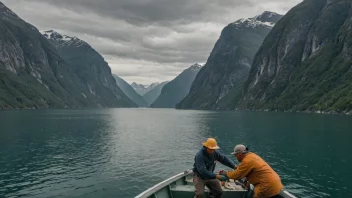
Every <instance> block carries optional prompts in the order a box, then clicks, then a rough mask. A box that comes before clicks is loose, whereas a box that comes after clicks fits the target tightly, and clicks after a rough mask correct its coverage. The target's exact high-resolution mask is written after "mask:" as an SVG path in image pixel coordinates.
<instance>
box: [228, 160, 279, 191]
mask: <svg viewBox="0 0 352 198" xmlns="http://www.w3.org/2000/svg"><path fill="white" fill-rule="evenodd" d="M229 177H230V178H235V179H241V178H243V177H247V179H248V181H249V182H250V183H251V184H253V185H255V186H256V187H255V189H254V191H255V195H256V196H258V197H270V196H274V195H277V194H279V193H280V190H281V189H282V188H283V185H282V184H281V179H280V177H279V175H278V174H277V173H276V172H275V171H274V170H273V169H272V168H271V167H270V166H269V165H268V163H266V162H265V161H264V160H263V159H262V158H261V157H259V156H258V155H256V154H254V153H248V154H247V155H246V156H245V157H244V159H243V160H242V162H241V164H240V165H239V167H238V169H237V170H236V171H233V172H230V173H229Z"/></svg>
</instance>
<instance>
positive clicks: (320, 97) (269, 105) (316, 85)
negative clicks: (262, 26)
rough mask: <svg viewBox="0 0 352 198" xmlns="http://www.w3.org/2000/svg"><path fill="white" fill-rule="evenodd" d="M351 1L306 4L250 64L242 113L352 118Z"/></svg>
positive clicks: (277, 29)
mask: <svg viewBox="0 0 352 198" xmlns="http://www.w3.org/2000/svg"><path fill="white" fill-rule="evenodd" d="M351 27H352V1H350V0H305V1H303V2H302V3H300V4H299V5H297V6H296V7H294V8H293V9H291V10H290V11H289V12H288V13H287V14H286V15H285V16H284V17H283V18H282V19H281V20H280V21H279V22H278V23H277V25H276V26H275V27H274V28H273V30H272V31H271V32H270V34H269V35H268V36H267V38H266V39H265V41H264V42H263V45H262V46H261V47H260V49H259V51H258V53H257V54H256V56H255V59H254V61H253V65H252V69H251V71H250V74H249V78H248V80H247V82H246V83H245V88H244V97H243V99H242V100H241V101H240V103H239V104H238V108H240V109H249V110H269V111H308V112H326V113H352V67H351V65H352V29H351Z"/></svg>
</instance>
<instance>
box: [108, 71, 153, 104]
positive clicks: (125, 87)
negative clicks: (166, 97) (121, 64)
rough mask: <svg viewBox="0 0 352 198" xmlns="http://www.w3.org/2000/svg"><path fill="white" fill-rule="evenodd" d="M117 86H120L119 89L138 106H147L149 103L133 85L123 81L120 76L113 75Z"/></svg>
mask: <svg viewBox="0 0 352 198" xmlns="http://www.w3.org/2000/svg"><path fill="white" fill-rule="evenodd" d="M113 76H114V78H115V80H116V84H117V86H119V87H120V88H121V90H122V91H123V92H124V93H125V94H126V95H127V96H128V97H129V98H130V99H131V100H132V101H133V102H134V103H136V104H137V105H138V106H139V107H149V104H148V103H147V102H146V101H145V100H144V98H143V96H141V95H139V94H138V93H137V92H136V91H135V90H134V89H133V87H132V86H131V85H130V84H128V83H127V82H126V81H124V80H123V79H122V78H120V77H118V76H116V75H113Z"/></svg>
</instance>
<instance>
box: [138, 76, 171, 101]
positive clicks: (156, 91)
mask: <svg viewBox="0 0 352 198" xmlns="http://www.w3.org/2000/svg"><path fill="white" fill-rule="evenodd" d="M167 83H168V81H165V82H162V83H160V84H158V85H156V86H155V87H154V88H153V89H152V90H150V91H148V92H147V93H145V94H144V95H143V98H144V100H145V101H147V103H148V104H149V105H151V104H152V103H153V102H154V101H155V100H156V99H157V98H158V97H159V95H160V93H161V89H162V88H163V87H164V86H165V85H166V84H167Z"/></svg>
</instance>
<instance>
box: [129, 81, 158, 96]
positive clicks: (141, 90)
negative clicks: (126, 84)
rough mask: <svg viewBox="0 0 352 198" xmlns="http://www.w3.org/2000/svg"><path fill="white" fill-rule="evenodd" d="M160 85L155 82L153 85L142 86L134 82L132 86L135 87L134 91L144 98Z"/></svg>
mask: <svg viewBox="0 0 352 198" xmlns="http://www.w3.org/2000/svg"><path fill="white" fill-rule="evenodd" d="M159 84H160V83H158V82H155V83H152V84H150V85H142V84H137V83H135V82H133V83H132V84H131V86H132V87H133V89H134V90H135V91H136V92H137V93H138V94H139V95H141V96H143V95H144V94H146V93H147V92H149V91H151V90H152V89H154V88H155V87H156V86H158V85H159Z"/></svg>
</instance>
